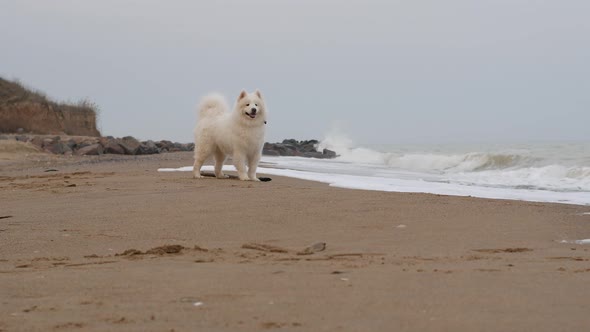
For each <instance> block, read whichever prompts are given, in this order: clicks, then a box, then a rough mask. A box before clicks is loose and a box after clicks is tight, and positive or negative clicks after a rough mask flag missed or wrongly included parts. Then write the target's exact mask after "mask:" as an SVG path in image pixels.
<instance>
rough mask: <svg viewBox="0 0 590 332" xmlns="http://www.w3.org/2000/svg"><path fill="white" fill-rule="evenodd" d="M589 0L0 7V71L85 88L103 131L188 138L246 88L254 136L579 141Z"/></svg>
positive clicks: (589, 91)
mask: <svg viewBox="0 0 590 332" xmlns="http://www.w3.org/2000/svg"><path fill="white" fill-rule="evenodd" d="M589 17H590V1H588V0H563V1H558V0H553V1H543V0H537V1H534V0H487V1H486V0H481V1H474V0H446V1H440V0H432V1H420V0H406V1H280V0H269V1H153V0H135V1H123V0H108V1H105V0H100V1H99V0H96V1H78V0H69V1H66V0H51V1H47V0H38V1H28V0H12V1H9V0H0V45H1V46H0V47H1V51H0V75H3V76H4V77H6V78H18V79H20V80H21V81H22V82H23V83H25V84H27V85H29V86H32V87H35V88H38V89H40V90H42V91H45V92H46V93H47V94H48V95H50V96H52V97H55V98H56V99H59V100H77V99H80V98H84V97H89V98H90V99H91V100H93V101H95V102H96V103H98V104H99V105H100V107H101V109H102V114H101V121H100V126H101V128H102V132H103V134H104V135H114V136H123V135H133V136H136V137H139V138H141V139H172V140H176V141H183V142H189V141H191V140H192V129H193V126H194V124H195V121H196V115H195V111H194V108H195V105H196V103H197V102H198V99H199V98H200V97H201V96H202V95H204V94H206V93H208V92H211V91H218V92H222V93H224V94H226V95H227V96H228V97H230V98H231V100H232V101H233V99H234V98H235V97H236V96H237V94H238V93H239V91H240V89H242V88H246V89H247V90H250V91H251V90H254V89H255V88H259V89H261V91H262V93H263V95H265V97H266V100H267V104H268V107H269V111H270V112H271V115H270V119H269V124H268V131H267V140H270V141H276V140H280V139H283V138H290V137H293V138H298V139H307V138H322V136H323V135H324V134H325V133H326V132H328V130H329V129H330V128H331V127H332V126H334V124H337V125H338V126H342V127H343V128H344V131H345V132H346V133H348V135H349V136H350V137H351V138H353V139H354V140H355V141H356V142H359V143H428V142H465V141H469V142H473V141H487V142H490V141H491V142H494V141H502V142H506V141H523V140H590V128H589V127H590V125H589V124H590V19H589Z"/></svg>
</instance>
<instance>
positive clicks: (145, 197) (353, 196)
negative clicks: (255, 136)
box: [0, 149, 590, 331]
mask: <svg viewBox="0 0 590 332" xmlns="http://www.w3.org/2000/svg"><path fill="white" fill-rule="evenodd" d="M26 153H30V151H26ZM191 164H192V154H191V153H183V152H180V153H167V154H160V155H152V156H137V157H130V156H112V155H103V156H96V157H64V156H53V155H48V154H35V153H33V154H25V153H24V152H22V151H21V152H20V153H18V152H15V151H13V150H6V149H5V152H3V153H0V331H73V330H84V331H236V330H243V331H264V330H280V331H583V330H585V329H587V328H588V326H590V316H589V315H588V312H589V311H590V287H588V284H589V283H590V251H589V249H590V245H577V244H572V243H562V242H561V241H563V240H567V241H571V240H579V239H588V238H590V215H587V214H584V213H587V212H590V207H585V206H576V205H564V204H543V203H531V202H520V201H508V200H488V199H477V198H470V197H451V196H440V195H431V194H407V193H384V192H377V191H360V190H349V189H339V188H332V187H329V186H327V185H325V184H321V183H315V182H309V181H303V180H296V179H291V178H282V177H277V176H272V181H271V182H259V183H253V182H241V181H237V180H217V179H202V180H194V179H192V178H191V174H190V173H186V172H172V173H159V172H157V169H158V168H160V167H181V166H188V165H191ZM319 243H325V244H326V246H325V249H324V248H323V246H322V245H321V244H319ZM314 244H316V246H314V247H311V248H309V247H310V246H312V245H314ZM306 248H308V249H307V250H306ZM322 249H324V250H322Z"/></svg>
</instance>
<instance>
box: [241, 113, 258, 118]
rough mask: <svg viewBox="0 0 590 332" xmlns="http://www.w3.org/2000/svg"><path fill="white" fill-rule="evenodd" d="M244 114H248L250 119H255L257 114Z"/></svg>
mask: <svg viewBox="0 0 590 332" xmlns="http://www.w3.org/2000/svg"><path fill="white" fill-rule="evenodd" d="M244 114H246V115H247V116H249V117H250V119H254V118H255V117H256V114H250V113H248V112H244Z"/></svg>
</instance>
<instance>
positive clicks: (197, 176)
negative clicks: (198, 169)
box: [193, 173, 204, 179]
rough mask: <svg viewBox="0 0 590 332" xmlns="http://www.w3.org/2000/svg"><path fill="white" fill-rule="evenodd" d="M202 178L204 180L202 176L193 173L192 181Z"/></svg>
mask: <svg viewBox="0 0 590 332" xmlns="http://www.w3.org/2000/svg"><path fill="white" fill-rule="evenodd" d="M202 178H204V176H202V175H201V174H197V173H193V179H202Z"/></svg>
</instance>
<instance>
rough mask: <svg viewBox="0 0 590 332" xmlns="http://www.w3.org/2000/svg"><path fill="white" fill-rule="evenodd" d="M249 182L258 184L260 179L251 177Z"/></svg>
mask: <svg viewBox="0 0 590 332" xmlns="http://www.w3.org/2000/svg"><path fill="white" fill-rule="evenodd" d="M250 181H254V182H260V179H259V178H257V177H252V178H250Z"/></svg>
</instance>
